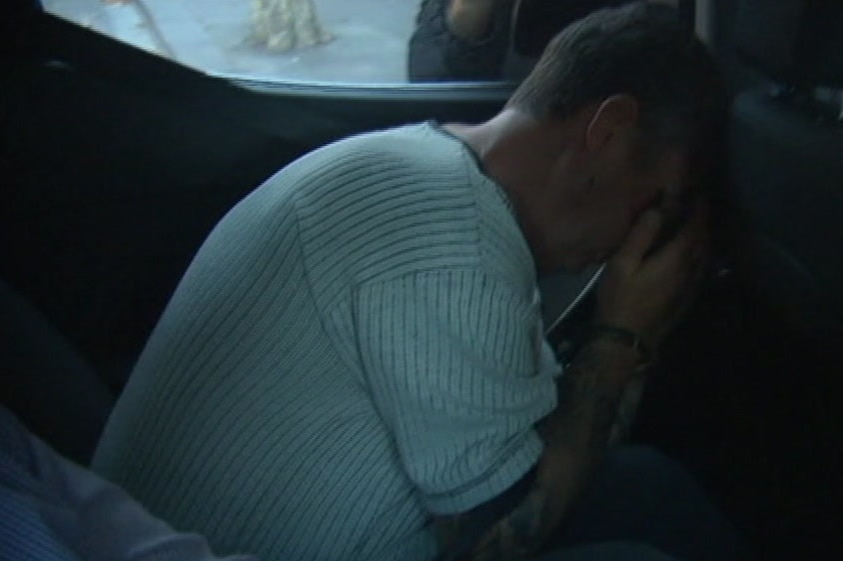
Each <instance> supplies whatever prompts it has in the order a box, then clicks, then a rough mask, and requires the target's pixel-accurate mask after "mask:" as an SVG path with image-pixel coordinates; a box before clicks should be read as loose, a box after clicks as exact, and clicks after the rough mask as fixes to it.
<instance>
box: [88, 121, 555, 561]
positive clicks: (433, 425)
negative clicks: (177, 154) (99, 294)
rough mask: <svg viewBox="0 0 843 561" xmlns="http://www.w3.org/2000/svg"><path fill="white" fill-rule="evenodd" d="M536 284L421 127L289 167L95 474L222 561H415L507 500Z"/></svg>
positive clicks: (158, 343)
mask: <svg viewBox="0 0 843 561" xmlns="http://www.w3.org/2000/svg"><path fill="white" fill-rule="evenodd" d="M557 373H558V366H557V364H556V361H555V359H554V358H553V355H552V352H551V351H550V349H549V348H548V347H547V345H546V344H545V342H544V338H543V334H542V322H541V318H540V309H539V298H538V292H537V289H536V278H535V267H534V263H533V260H532V256H531V253H530V251H529V248H528V247H527V244H526V241H525V239H524V237H523V235H522V233H521V231H520V229H519V227H518V224H517V222H516V219H515V217H514V215H513V213H512V211H511V209H510V207H509V204H508V201H507V200H506V197H505V196H504V194H503V192H502V191H501V190H500V188H499V187H498V186H497V185H495V184H494V183H493V182H492V181H491V180H490V179H489V178H488V177H486V176H485V175H484V174H483V173H482V171H481V170H480V169H479V167H478V163H477V162H476V160H475V159H474V157H473V156H472V154H471V152H470V151H469V150H468V149H467V148H466V147H465V146H464V145H463V144H462V143H461V142H459V141H458V140H456V139H455V138H454V137H452V136H450V135H448V134H447V133H445V132H443V131H442V130H440V129H439V128H438V127H437V126H436V125H434V124H420V125H413V126H407V127H403V128H398V129H393V130H388V131H383V132H376V133H371V134H366V135H361V136H357V137H353V138H350V139H347V140H344V141H341V142H338V143H335V144H332V145H330V146H327V147H325V148H322V149H320V150H317V151H315V152H313V153H311V154H309V155H307V156H305V157H303V158H301V159H300V160H298V161H296V162H294V163H293V164H291V165H290V166H288V167H286V168H285V169H283V170H282V171H280V172H279V173H277V174H276V175H275V176H273V177H272V178H270V179H269V180H268V181H267V182H266V183H265V184H264V185H262V186H261V187H260V188H258V189H257V190H255V191H254V192H253V193H252V194H250V195H249V196H248V197H246V198H245V199H244V200H243V201H242V202H240V203H239V204H238V205H237V206H236V207H234V209H232V210H231V212H229V213H228V215H227V216H226V217H225V218H223V220H222V221H221V222H220V223H219V225H218V226H217V227H216V228H215V229H214V231H213V232H212V233H211V234H210V236H209V237H208V239H207V240H206V241H205V243H204V245H203V246H202V248H201V249H200V251H199V253H198V254H197V256H196V257H195V259H194V261H193V263H192V264H191V266H190V267H189V269H188V270H187V272H186V274H185V276H184V278H183V279H182V281H181V283H180V285H179V287H178V289H177V290H176V293H175V294H174V296H173V298H172V300H171V301H170V303H169V305H168V307H167V309H166V311H165V313H164V315H163V317H162V318H161V321H160V322H159V324H158V326H157V327H156V329H155V331H154V332H153V334H152V337H151V339H150V341H149V343H148V344H147V347H146V349H145V350H144V352H143V354H142V356H141V358H140V360H139V362H138V364H137V366H136V368H135V371H134V372H133V374H132V376H131V379H130V381H129V384H128V386H127V388H126V390H125V392H124V394H123V395H122V396H121V398H120V400H119V402H118V404H117V407H116V409H115V411H114V413H113V415H112V417H111V419H110V421H109V423H108V426H107V427H106V430H105V434H104V436H103V439H102V441H101V443H100V446H99V448H98V450H97V454H96V457H95V460H94V466H95V468H96V469H98V470H99V471H100V472H101V473H103V474H105V475H106V476H108V477H109V478H111V479H112V480H114V481H116V482H117V483H119V484H121V485H123V486H124V487H125V488H126V489H128V490H129V491H130V492H131V493H132V494H133V495H134V496H136V497H137V498H138V499H139V500H140V501H141V502H142V503H144V504H145V505H146V506H147V507H148V508H150V509H151V510H152V512H153V513H155V514H157V515H158V516H161V517H162V518H163V519H165V520H167V521H169V522H170V523H172V524H173V525H174V526H175V527H176V528H177V529H180V530H189V531H198V532H200V533H202V534H204V535H206V536H207V537H208V539H209V541H210V542H211V544H212V545H213V547H214V549H215V550H216V551H217V552H219V553H221V554H225V553H227V552H234V551H249V552H252V553H255V554H257V555H259V556H261V557H263V558H265V559H275V560H287V559H289V560H294V561H299V560H302V561H303V560H311V561H319V560H325V561H327V560H334V561H348V560H355V561H365V560H378V561H387V560H396V561H397V560H401V561H414V560H419V561H422V560H424V561H426V560H429V559H431V558H432V557H433V556H434V555H435V542H434V539H433V534H432V530H431V527H430V520H431V516H432V515H434V514H450V513H457V512H462V511H465V510H468V509H470V508H472V507H474V506H477V505H479V504H481V503H483V502H486V501H488V500H490V499H492V498H494V497H495V496H496V495H498V494H500V493H502V492H503V491H505V490H506V489H507V488H508V487H509V486H511V485H512V484H513V483H515V482H516V481H517V480H518V479H519V478H521V477H522V476H523V475H524V474H525V473H526V472H527V471H528V470H529V469H530V468H531V467H532V466H533V465H534V464H535V463H536V461H537V459H538V458H539V456H540V454H541V451H542V444H541V442H540V440H539V438H538V436H537V435H536V433H535V432H534V430H533V425H534V424H535V423H536V422H537V421H538V420H539V419H541V418H543V417H544V416H545V415H547V414H548V413H549V412H550V411H551V410H552V409H553V408H554V407H555V404H556V391H555V384H554V376H555V375H556V374H557Z"/></svg>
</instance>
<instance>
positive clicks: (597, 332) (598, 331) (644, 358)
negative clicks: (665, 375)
mask: <svg viewBox="0 0 843 561" xmlns="http://www.w3.org/2000/svg"><path fill="white" fill-rule="evenodd" d="M596 338H606V339H611V340H612V341H618V342H621V343H623V344H625V345H628V346H629V347H631V348H632V349H633V350H635V351H636V352H637V353H638V355H639V356H640V357H641V360H640V361H639V363H638V367H637V370H645V369H647V368H650V367H651V366H653V365H654V364H655V363H656V354H655V353H654V352H653V351H652V350H651V349H650V347H649V346H647V344H646V343H645V342H644V339H643V338H642V337H641V336H640V335H638V334H637V333H635V332H634V331H630V330H628V329H623V328H622V327H615V326H613V325H605V324H601V323H598V324H594V325H592V326H591V327H590V328H589V330H588V332H587V336H586V339H596Z"/></svg>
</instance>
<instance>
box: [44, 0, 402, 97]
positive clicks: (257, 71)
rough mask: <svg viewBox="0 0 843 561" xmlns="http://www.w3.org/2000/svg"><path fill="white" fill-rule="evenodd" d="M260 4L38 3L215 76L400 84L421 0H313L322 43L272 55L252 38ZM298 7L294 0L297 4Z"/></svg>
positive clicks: (166, 0) (193, 0) (164, 0)
mask: <svg viewBox="0 0 843 561" xmlns="http://www.w3.org/2000/svg"><path fill="white" fill-rule="evenodd" d="M256 1H257V0H43V2H42V3H43V5H44V8H45V9H46V10H47V11H49V12H51V13H53V14H56V15H58V16H61V17H63V18H66V19H68V20H70V21H73V22H76V23H78V24H79V25H82V26H85V27H89V28H91V29H93V30H95V31H98V32H101V33H104V34H106V35H109V36H111V37H114V38H115V39H118V40H120V41H123V42H125V43H129V44H131V45H135V46H137V47H138V48H141V49H144V50H147V51H150V52H155V53H157V54H160V55H161V56H165V57H168V58H170V59H172V60H174V61H177V62H179V63H181V64H185V65H187V66H192V67H195V68H198V69H201V70H204V71H208V72H212V73H224V74H235V75H242V76H244V77H255V78H265V79H271V80H279V81H284V80H293V81H318V82H341V83H365V84H378V83H404V82H406V81H407V71H406V60H407V41H408V40H409V37H410V34H411V33H412V29H413V23H414V18H415V15H416V12H417V10H418V4H419V2H418V0H313V1H314V3H315V8H316V12H317V15H318V19H319V22H320V23H321V25H322V27H323V28H324V29H325V31H326V32H327V33H328V34H330V36H331V37H332V38H331V40H330V41H328V42H327V43H324V44H321V45H317V46H313V47H307V48H301V49H295V50H292V51H289V52H273V51H271V50H270V49H268V48H266V47H265V46H263V45H261V44H260V43H259V42H258V41H257V40H256V39H255V38H254V35H253V27H252V10H253V2H256ZM297 1H301V0H292V2H297Z"/></svg>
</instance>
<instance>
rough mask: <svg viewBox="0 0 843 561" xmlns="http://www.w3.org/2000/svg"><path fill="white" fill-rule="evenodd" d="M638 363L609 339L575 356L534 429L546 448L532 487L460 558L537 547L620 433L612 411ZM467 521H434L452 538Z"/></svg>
mask: <svg viewBox="0 0 843 561" xmlns="http://www.w3.org/2000/svg"><path fill="white" fill-rule="evenodd" d="M637 360H638V356H637V354H636V353H635V351H634V350H632V349H630V348H627V347H625V346H623V345H620V344H618V343H615V342H611V341H603V340H594V341H593V342H591V343H589V344H588V345H587V346H585V347H584V348H583V350H582V351H580V353H579V354H578V356H577V358H576V360H575V361H574V363H573V364H572V365H571V366H570V367H569V369H568V371H567V372H566V373H565V375H564V376H563V378H562V380H561V383H560V387H559V404H558V406H557V408H556V410H555V411H554V412H553V413H551V414H550V415H549V416H548V417H547V418H545V419H544V420H543V421H542V422H541V424H540V425H539V427H538V430H539V434H540V435H541V437H542V439H543V440H544V442H545V451H544V454H543V455H542V458H541V460H540V462H539V465H538V470H537V474H536V480H535V483H534V484H533V487H532V489H531V490H530V492H529V493H528V495H527V497H525V499H524V500H523V501H522V502H521V503H520V504H519V506H517V507H516V508H515V509H514V510H513V511H512V512H510V513H509V514H508V515H507V516H506V517H504V518H503V519H501V520H500V521H498V522H497V523H496V524H495V525H494V526H493V527H492V528H490V529H489V530H488V531H487V532H486V534H485V535H484V536H483V538H482V539H480V540H478V541H477V543H476V544H475V547H474V550H473V551H472V553H471V554H470V555H469V556H467V557H466V559H472V560H481V559H482V560H500V561H503V560H516V559H524V558H528V557H530V556H532V555H534V554H535V553H536V552H538V551H539V550H540V549H541V547H542V546H543V545H544V544H545V543H546V541H547V540H548V538H549V536H550V535H552V533H553V532H554V531H555V530H556V529H557V528H558V527H559V525H560V524H561V522H562V520H563V519H564V517H565V515H566V514H567V513H568V512H569V510H570V508H571V506H572V505H573V504H574V502H575V501H576V499H577V497H579V495H580V494H581V492H582V490H583V489H584V488H585V487H586V485H587V484H588V482H589V479H590V477H591V476H592V474H593V473H594V471H595V469H596V467H597V465H598V463H599V462H600V460H601V459H602V458H603V456H604V454H605V452H606V449H607V448H608V445H609V442H610V439H612V438H613V434H617V433H620V432H625V430H626V429H625V428H624V427H618V426H616V422H617V421H618V419H619V417H618V408H619V405H620V404H621V402H622V400H623V397H624V392H625V391H626V388H627V383H626V380H628V379H629V378H630V373H631V372H632V371H633V370H634V369H635V366H636V364H637ZM470 516H471V513H470V512H469V513H466V514H464V515H460V516H456V517H451V518H449V519H446V520H445V521H440V522H444V523H445V524H446V526H449V529H450V530H451V531H452V532H453V531H456V532H457V533H458V531H459V526H460V524H461V523H462V524H464V523H465V520H466V519H467V518H469V517H470ZM443 546H445V547H447V544H443Z"/></svg>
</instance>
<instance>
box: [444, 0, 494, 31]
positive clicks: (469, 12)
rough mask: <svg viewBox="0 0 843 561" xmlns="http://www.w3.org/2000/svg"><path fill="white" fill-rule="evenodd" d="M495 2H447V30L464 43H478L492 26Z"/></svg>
mask: <svg viewBox="0 0 843 561" xmlns="http://www.w3.org/2000/svg"><path fill="white" fill-rule="evenodd" d="M495 1H496V0H449V1H448V10H447V20H448V28H449V29H450V30H451V33H453V34H454V35H456V36H457V37H459V38H460V39H464V40H466V41H480V40H481V39H483V38H485V37H486V36H487V35H488V34H489V31H490V28H491V26H492V16H493V14H494V9H495Z"/></svg>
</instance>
